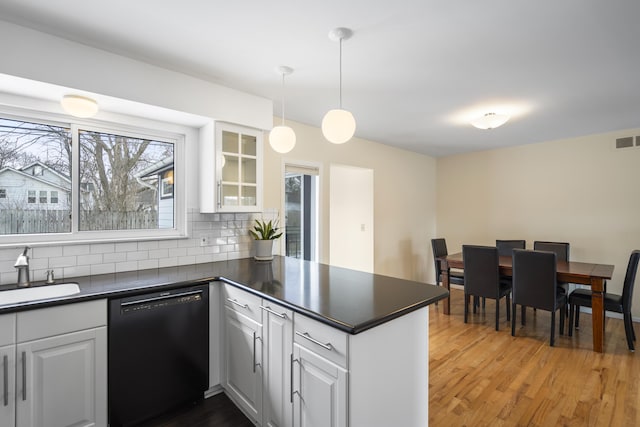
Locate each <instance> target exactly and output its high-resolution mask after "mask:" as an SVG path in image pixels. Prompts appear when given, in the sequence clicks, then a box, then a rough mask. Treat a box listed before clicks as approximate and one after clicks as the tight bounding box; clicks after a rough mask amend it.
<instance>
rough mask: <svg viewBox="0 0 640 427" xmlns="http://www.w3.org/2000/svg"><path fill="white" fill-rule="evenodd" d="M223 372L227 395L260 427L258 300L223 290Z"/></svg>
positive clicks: (237, 292) (259, 321)
mask: <svg viewBox="0 0 640 427" xmlns="http://www.w3.org/2000/svg"><path fill="white" fill-rule="evenodd" d="M224 312H225V315H224V356H225V357H224V369H223V385H224V388H225V390H226V392H227V395H228V396H229V397H230V398H231V399H232V400H233V401H234V402H235V403H236V404H237V405H238V406H239V407H240V408H241V409H242V410H243V412H244V413H245V414H246V415H247V416H248V417H249V418H251V420H252V421H253V422H254V423H256V424H258V425H260V423H261V421H262V323H261V319H262V313H261V310H260V298H258V297H255V296H254V295H251V294H249V293H246V292H243V291H241V290H239V289H235V288H233V287H231V286H229V285H225V287H224Z"/></svg>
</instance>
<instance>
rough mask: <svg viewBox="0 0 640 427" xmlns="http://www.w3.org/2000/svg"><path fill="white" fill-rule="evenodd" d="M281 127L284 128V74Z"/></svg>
mask: <svg viewBox="0 0 640 427" xmlns="http://www.w3.org/2000/svg"><path fill="white" fill-rule="evenodd" d="M282 126H284V73H282Z"/></svg>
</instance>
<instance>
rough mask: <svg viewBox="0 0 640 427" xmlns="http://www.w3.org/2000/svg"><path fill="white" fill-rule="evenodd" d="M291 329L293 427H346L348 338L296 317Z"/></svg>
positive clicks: (305, 318) (318, 324)
mask: <svg viewBox="0 0 640 427" xmlns="http://www.w3.org/2000/svg"><path fill="white" fill-rule="evenodd" d="M294 329H295V336H294V345H293V363H292V365H293V390H292V394H293V395H294V397H293V425H294V426H300V427H303V426H326V427H346V426H347V425H348V418H347V416H348V412H347V408H348V395H347V392H348V383H347V381H348V375H347V369H346V363H347V356H348V355H347V340H348V337H347V335H346V334H345V333H343V332H340V331H338V330H336V329H333V328H330V327H328V326H326V325H323V324H320V323H319V322H316V321H314V320H311V319H309V318H307V317H304V316H299V315H296V316H295V327H294Z"/></svg>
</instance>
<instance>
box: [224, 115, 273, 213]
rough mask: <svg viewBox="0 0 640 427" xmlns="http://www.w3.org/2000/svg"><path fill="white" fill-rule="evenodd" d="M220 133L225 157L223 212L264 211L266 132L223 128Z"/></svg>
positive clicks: (230, 126) (232, 127)
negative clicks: (263, 178)
mask: <svg viewBox="0 0 640 427" xmlns="http://www.w3.org/2000/svg"><path fill="white" fill-rule="evenodd" d="M218 126H219V129H218V132H217V138H218V147H219V150H218V152H217V153H216V154H217V155H219V156H222V158H221V159H222V160H221V162H220V163H219V164H220V165H221V168H220V169H221V170H220V174H219V179H218V192H219V194H218V210H219V211H220V212H255V211H260V210H261V208H262V200H261V199H262V198H261V195H262V188H261V180H262V158H261V155H262V132H260V131H258V130H254V129H249V128H242V127H239V126H234V125H227V124H219V125H218Z"/></svg>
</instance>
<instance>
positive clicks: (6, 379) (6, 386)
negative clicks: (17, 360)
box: [3, 354, 9, 406]
mask: <svg viewBox="0 0 640 427" xmlns="http://www.w3.org/2000/svg"><path fill="white" fill-rule="evenodd" d="M3 364H4V390H3V393H4V406H9V356H7V355H6V354H5V355H4V357H3Z"/></svg>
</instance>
